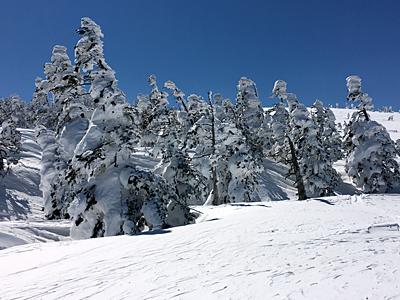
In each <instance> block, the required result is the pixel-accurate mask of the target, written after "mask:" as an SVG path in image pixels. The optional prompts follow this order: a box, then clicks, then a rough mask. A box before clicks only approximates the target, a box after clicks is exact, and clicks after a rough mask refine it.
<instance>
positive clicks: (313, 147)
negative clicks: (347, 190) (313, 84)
mask: <svg viewBox="0 0 400 300" xmlns="http://www.w3.org/2000/svg"><path fill="white" fill-rule="evenodd" d="M273 94H274V95H276V96H278V97H280V98H281V100H283V99H287V103H288V106H289V112H288V113H287V112H286V110H285V105H284V104H283V103H278V104H276V105H275V107H274V109H273V110H272V112H269V114H270V115H272V116H271V118H272V120H273V122H272V125H271V127H272V130H273V132H274V140H275V144H274V146H273V154H274V157H275V159H276V160H277V161H279V162H283V163H285V164H288V165H289V166H290V169H289V172H288V174H287V175H295V178H296V181H295V184H296V187H297V189H298V196H299V200H304V199H306V198H307V197H317V196H325V195H329V194H331V193H332V190H333V189H334V188H335V187H337V185H338V183H339V175H338V174H337V172H336V171H335V169H334V168H333V167H332V165H333V162H334V160H333V159H331V158H330V157H329V155H328V154H327V152H328V151H330V149H329V147H330V146H329V145H328V142H327V140H326V139H324V138H323V134H322V133H323V132H324V131H320V128H319V127H318V126H317V124H316V123H315V122H314V120H313V119H312V118H311V116H310V113H309V111H308V110H307V108H306V107H305V106H304V105H303V104H301V103H299V102H298V100H297V99H296V96H295V95H294V94H290V93H288V94H286V83H285V82H283V81H282V80H278V81H277V82H276V83H275V86H274V89H273ZM318 104H320V103H318V102H317V105H318ZM321 104H322V103H321ZM320 117H322V116H321V115H320ZM319 121H320V122H322V119H320V120H319Z"/></svg>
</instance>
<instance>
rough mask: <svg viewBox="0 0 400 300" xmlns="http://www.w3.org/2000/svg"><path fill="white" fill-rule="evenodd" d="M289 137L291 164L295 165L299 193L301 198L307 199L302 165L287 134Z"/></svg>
mask: <svg viewBox="0 0 400 300" xmlns="http://www.w3.org/2000/svg"><path fill="white" fill-rule="evenodd" d="M287 138H288V140H289V146H290V155H291V157H292V158H291V164H292V166H293V171H294V175H295V176H296V188H297V194H298V196H299V200H306V199H307V195H306V190H305V188H304V183H303V178H302V176H301V174H300V167H299V163H298V161H297V156H296V151H295V149H294V146H293V142H292V140H291V139H290V137H288V136H287Z"/></svg>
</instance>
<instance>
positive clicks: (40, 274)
mask: <svg viewBox="0 0 400 300" xmlns="http://www.w3.org/2000/svg"><path fill="white" fill-rule="evenodd" d="M200 209H201V210H202V211H203V215H202V218H201V221H202V222H201V223H200V224H196V225H189V226H185V227H178V228H172V229H169V230H163V231H158V232H149V233H147V234H139V235H135V236H119V237H111V238H101V239H94V240H84V241H68V242H59V243H52V244H30V245H24V246H19V247H12V248H9V249H6V250H3V251H1V252H0V265H1V266H2V268H1V269H0V293H1V297H0V298H1V299H400V271H399V270H400V232H399V231H398V227H396V226H392V227H389V226H384V227H372V228H371V225H385V224H389V225H390V224H394V223H395V222H397V223H398V222H399V221H400V198H399V197H398V196H391V195H389V196H386V195H385V196H382V195H376V196H341V197H332V198H324V199H320V200H309V201H303V202H298V201H279V202H268V203H266V202H264V203H255V204H232V205H224V206H221V207H201V208H200Z"/></svg>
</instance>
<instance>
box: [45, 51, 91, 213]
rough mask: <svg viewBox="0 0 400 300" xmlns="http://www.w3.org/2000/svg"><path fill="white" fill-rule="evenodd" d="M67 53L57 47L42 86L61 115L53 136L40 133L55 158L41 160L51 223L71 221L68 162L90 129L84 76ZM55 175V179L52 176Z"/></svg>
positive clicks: (46, 208) (46, 67)
mask: <svg viewBox="0 0 400 300" xmlns="http://www.w3.org/2000/svg"><path fill="white" fill-rule="evenodd" d="M66 50H67V49H66V48H65V47H64V46H55V47H54V49H53V55H52V58H51V60H52V62H51V63H47V64H45V74H46V80H45V81H42V82H41V84H40V86H41V87H42V88H43V90H45V91H46V92H47V93H50V92H51V93H52V94H53V97H54V99H55V102H56V104H57V105H58V108H59V109H58V110H59V111H60V113H59V115H58V119H57V123H56V126H55V130H56V132H55V133H54V134H51V133H50V131H49V130H43V129H42V130H39V131H38V141H39V143H40V144H41V146H42V149H43V152H44V153H48V152H50V153H52V156H53V157H52V158H50V159H49V158H48V157H47V156H43V158H42V165H43V166H42V168H47V171H46V172H45V173H46V174H47V176H43V177H42V182H41V187H42V190H43V191H44V202H45V206H44V211H45V215H46V217H47V218H48V219H59V218H69V217H70V215H69V213H68V208H69V205H70V203H71V202H72V200H73V196H74V193H73V190H72V189H71V186H70V185H69V183H68V181H67V179H66V176H67V172H68V171H67V168H68V162H69V161H70V160H71V159H72V158H73V156H74V151H75V148H76V146H77V144H78V143H79V142H80V140H81V139H82V137H83V136H84V135H85V133H86V130H87V128H88V126H89V120H88V118H87V111H88V109H87V107H86V105H85V102H86V103H87V102H89V101H88V98H89V97H90V96H89V95H87V92H86V90H85V89H84V88H82V87H81V84H82V79H81V78H82V74H80V73H76V72H75V71H74V68H73V66H72V64H71V61H70V60H69V58H68V55H67V53H66ZM85 100H86V101H85ZM43 133H44V134H45V137H43V138H42V137H40V135H41V134H43ZM50 137H51V138H50ZM48 138H50V139H48ZM46 147H50V149H46ZM49 160H50V161H52V162H53V167H52V166H51V165H49ZM52 172H53V176H51V175H50V174H51V173H52ZM48 191H49V192H48Z"/></svg>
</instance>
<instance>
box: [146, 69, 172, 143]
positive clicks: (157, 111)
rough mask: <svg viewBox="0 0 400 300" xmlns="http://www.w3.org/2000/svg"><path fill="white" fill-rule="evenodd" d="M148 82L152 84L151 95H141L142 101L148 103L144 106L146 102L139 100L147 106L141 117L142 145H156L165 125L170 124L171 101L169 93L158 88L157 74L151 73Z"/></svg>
mask: <svg viewBox="0 0 400 300" xmlns="http://www.w3.org/2000/svg"><path fill="white" fill-rule="evenodd" d="M148 82H149V85H151V86H152V91H151V94H150V96H148V97H145V98H144V99H143V97H139V98H142V101H141V102H142V103H143V102H145V103H146V105H145V106H144V105H143V104H144V103H143V104H142V103H141V102H139V105H140V106H144V107H145V109H144V110H143V113H142V118H141V124H143V129H142V131H141V145H142V146H145V147H154V145H155V143H156V142H157V138H158V135H159V133H160V131H161V130H162V129H163V127H165V126H168V114H169V108H168V104H169V102H168V99H167V97H168V93H166V92H164V91H161V92H160V90H159V89H158V86H157V82H156V76H155V75H151V76H150V77H149V81H148ZM139 100H140V99H139Z"/></svg>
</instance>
